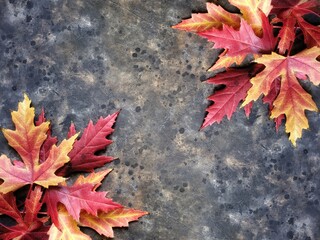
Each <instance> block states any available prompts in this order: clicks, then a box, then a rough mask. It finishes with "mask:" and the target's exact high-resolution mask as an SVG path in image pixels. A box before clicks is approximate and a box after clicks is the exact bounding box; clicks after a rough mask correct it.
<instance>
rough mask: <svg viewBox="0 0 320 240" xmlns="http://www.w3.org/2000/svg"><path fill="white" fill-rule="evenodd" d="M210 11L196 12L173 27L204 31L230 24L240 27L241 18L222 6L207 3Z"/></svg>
mask: <svg viewBox="0 0 320 240" xmlns="http://www.w3.org/2000/svg"><path fill="white" fill-rule="evenodd" d="M207 10H208V13H195V14H192V16H191V18H189V19H186V20H183V21H182V22H181V23H179V24H177V25H175V26H173V27H172V28H175V29H180V30H184V31H188V32H203V31H207V30H210V29H211V28H217V29H221V28H222V25H223V24H225V25H228V26H230V27H233V28H235V29H237V28H239V27H240V18H239V16H238V15H237V14H232V13H229V12H227V11H226V10H224V9H223V8H222V7H221V6H217V5H216V4H213V3H207Z"/></svg>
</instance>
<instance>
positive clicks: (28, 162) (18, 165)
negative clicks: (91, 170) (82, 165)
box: [0, 95, 77, 193]
mask: <svg viewBox="0 0 320 240" xmlns="http://www.w3.org/2000/svg"><path fill="white" fill-rule="evenodd" d="M30 104H31V101H30V100H29V98H28V97H27V96H26V95H25V96H24V101H23V102H21V103H19V107H18V111H14V112H12V120H13V122H14V124H15V127H16V130H9V129H3V134H4V136H5V137H6V138H7V139H8V142H9V145H10V146H12V147H13V148H14V149H15V150H16V151H17V152H18V153H19V155H20V156H21V159H22V161H23V163H22V162H18V161H15V162H14V163H13V164H12V163H11V160H10V159H9V158H8V157H7V156H6V155H1V156H0V170H1V171H0V179H2V180H3V181H4V182H3V183H2V184H1V185H0V192H2V193H8V192H10V191H15V190H17V189H19V188H21V187H22V186H24V185H27V184H34V183H36V184H38V185H41V186H43V187H45V188H48V187H49V186H50V185H51V186H55V185H58V184H59V183H61V182H63V181H64V180H65V178H63V177H60V176H57V175H55V171H56V170H57V169H59V168H60V167H62V166H63V165H64V164H65V163H66V162H68V161H69V157H68V156H67V155H68V153H69V152H70V150H71V149H72V145H73V142H74V140H75V139H76V137H77V135H75V136H74V137H72V138H70V139H68V140H63V141H62V142H61V144H60V145H59V146H56V145H53V146H52V148H51V150H50V153H49V156H48V158H47V159H46V161H44V162H43V163H39V153H40V147H41V145H42V144H43V143H44V141H45V140H46V132H47V131H48V129H49V123H48V122H44V123H41V124H40V125H39V126H35V125H34V108H32V107H30Z"/></svg>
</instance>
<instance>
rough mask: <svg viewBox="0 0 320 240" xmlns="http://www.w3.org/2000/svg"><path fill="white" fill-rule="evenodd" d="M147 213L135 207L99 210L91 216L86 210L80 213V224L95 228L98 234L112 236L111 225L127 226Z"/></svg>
mask: <svg viewBox="0 0 320 240" xmlns="http://www.w3.org/2000/svg"><path fill="white" fill-rule="evenodd" d="M146 214H148V213H147V212H144V211H139V210H135V209H126V208H119V209H115V210H113V211H110V212H99V213H98V216H93V215H91V214H88V213H86V212H83V213H81V216H80V225H81V226H84V227H90V228H92V229H94V230H96V231H97V232H98V233H99V234H100V235H104V236H106V237H111V238H113V237H114V235H113V230H112V228H113V227H128V226H129V222H131V221H137V220H138V219H139V218H140V217H142V216H144V215H146Z"/></svg>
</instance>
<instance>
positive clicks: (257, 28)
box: [229, 0, 272, 37]
mask: <svg viewBox="0 0 320 240" xmlns="http://www.w3.org/2000/svg"><path fill="white" fill-rule="evenodd" d="M229 2H230V3H231V4H232V5H234V6H236V7H237V8H239V9H240V11H241V13H242V15H243V18H244V19H245V20H246V21H247V22H248V24H249V25H250V26H251V27H252V29H253V31H254V33H255V34H256V35H257V36H258V37H262V36H263V35H264V33H263V29H264V26H263V25H264V23H263V19H262V18H261V17H260V11H262V12H263V13H264V15H266V16H268V14H269V12H270V10H271V9H272V6H271V0H229Z"/></svg>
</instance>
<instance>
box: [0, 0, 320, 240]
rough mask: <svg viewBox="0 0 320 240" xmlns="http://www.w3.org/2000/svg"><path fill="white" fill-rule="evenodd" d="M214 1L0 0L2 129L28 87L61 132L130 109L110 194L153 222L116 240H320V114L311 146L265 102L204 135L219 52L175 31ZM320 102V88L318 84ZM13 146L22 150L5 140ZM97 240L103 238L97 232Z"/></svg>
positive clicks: (114, 150)
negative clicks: (291, 135)
mask: <svg viewBox="0 0 320 240" xmlns="http://www.w3.org/2000/svg"><path fill="white" fill-rule="evenodd" d="M203 10H205V1H204V0H174V1H172V0H160V1H159V0H149V1H146V0H118V1H117V0H106V1H103V0H91V1H85V0H54V1H46V0H37V1H35V0H34V1H31V0H30V1H26V0H0V17H1V18H0V19H1V21H0V84H1V99H0V115H1V119H0V124H1V127H6V128H8V127H11V126H12V124H11V120H10V111H11V110H13V109H16V106H17V101H18V100H21V99H22V95H23V93H27V94H28V95H29V96H30V98H31V99H32V100H33V104H34V106H35V107H36V108H37V109H38V111H40V109H41V107H44V108H45V109H46V111H47V113H48V114H47V117H48V118H49V119H50V120H51V122H52V124H53V132H54V134H55V135H58V136H60V137H62V136H64V135H65V134H66V131H67V128H68V126H69V124H70V121H73V122H74V123H75V124H76V125H77V127H78V129H82V128H83V127H85V125H86V124H87V122H88V121H89V119H90V118H91V119H93V120H96V119H98V117H99V116H106V115H107V114H110V113H113V112H115V111H117V110H118V109H122V112H121V114H120V116H119V118H118V121H117V124H116V126H115V133H114V134H113V135H112V136H111V139H112V140H114V143H113V144H112V145H111V147H110V148H108V150H107V154H108V155H112V156H117V157H118V158H119V159H118V160H116V161H115V162H114V163H112V164H109V165H108V166H107V167H112V168H114V171H113V172H112V173H111V174H110V175H109V177H108V178H107V179H106V181H105V182H104V184H103V186H102V189H103V190H110V196H112V197H113V198H114V199H115V200H117V201H119V202H120V203H122V204H124V205H126V206H130V207H134V208H137V209H144V210H146V211H149V212H150V215H148V216H146V217H144V218H142V219H141V221H139V222H136V223H133V224H131V225H130V227H129V228H128V229H117V230H116V231H115V236H116V239H130V240H133V239H135V240H138V239H181V240H182V239H183V240H184V239H190V240H193V239H206V240H211V239H218V240H233V239H239V240H241V239H257V240H261V239H270V240H271V239H272V240H277V239H279V240H281V239H297V240H316V239H320V227H319V225H320V206H319V201H320V190H319V184H320V183H319V181H320V176H319V170H320V166H319V162H320V158H319V144H320V143H319V142H320V141H319V140H320V139H319V133H320V130H319V126H320V124H319V114H317V113H309V112H308V113H307V115H308V118H309V120H310V130H308V131H304V133H303V138H302V139H301V140H299V141H298V146H297V148H293V147H292V145H291V144H290V143H289V141H288V138H287V136H286V134H285V133H284V127H281V128H280V131H279V133H276V132H275V130H274V124H273V123H272V122H271V121H270V120H269V119H268V115H267V107H266V106H264V105H263V104H262V103H261V102H258V103H257V104H256V105H255V107H254V109H253V113H252V115H251V117H250V118H249V119H247V118H246V117H245V116H244V113H243V111H242V110H239V111H238V112H237V113H236V114H235V115H234V117H233V118H232V120H231V121H230V122H229V121H227V120H224V121H223V122H222V123H221V124H220V125H213V126H211V127H209V128H207V129H205V130H203V131H198V129H199V127H200V125H201V123H202V120H203V117H204V115H205V108H206V106H207V105H208V102H207V100H206V97H207V96H208V95H209V94H210V93H211V92H212V91H213V87H212V86H209V85H206V84H205V83H202V82H201V80H204V79H205V78H206V76H209V75H208V73H206V69H208V68H209V67H210V65H211V63H212V62H213V61H214V59H215V57H216V52H215V51H213V50H209V48H210V47H211V44H208V43H206V41H205V40H203V39H200V38H199V37H197V36H195V35H192V34H187V33H184V32H180V31H177V30H173V29H171V28H170V26H172V25H174V24H176V23H178V22H179V21H180V20H181V19H182V18H187V17H189V16H190V14H191V12H199V11H203ZM306 87H307V88H308V91H309V92H311V93H312V94H313V96H315V97H314V99H315V101H316V103H317V104H318V106H320V98H319V96H320V90H319V87H314V86H309V85H308V86H306ZM0 139H1V143H2V144H1V152H6V153H7V152H8V151H9V154H13V153H12V150H10V149H8V148H7V147H6V146H5V144H4V143H5V141H4V138H3V136H0ZM88 232H89V233H90V234H91V236H92V237H93V238H94V239H103V238H101V237H100V236H99V235H97V234H96V233H94V232H91V231H88Z"/></svg>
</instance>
